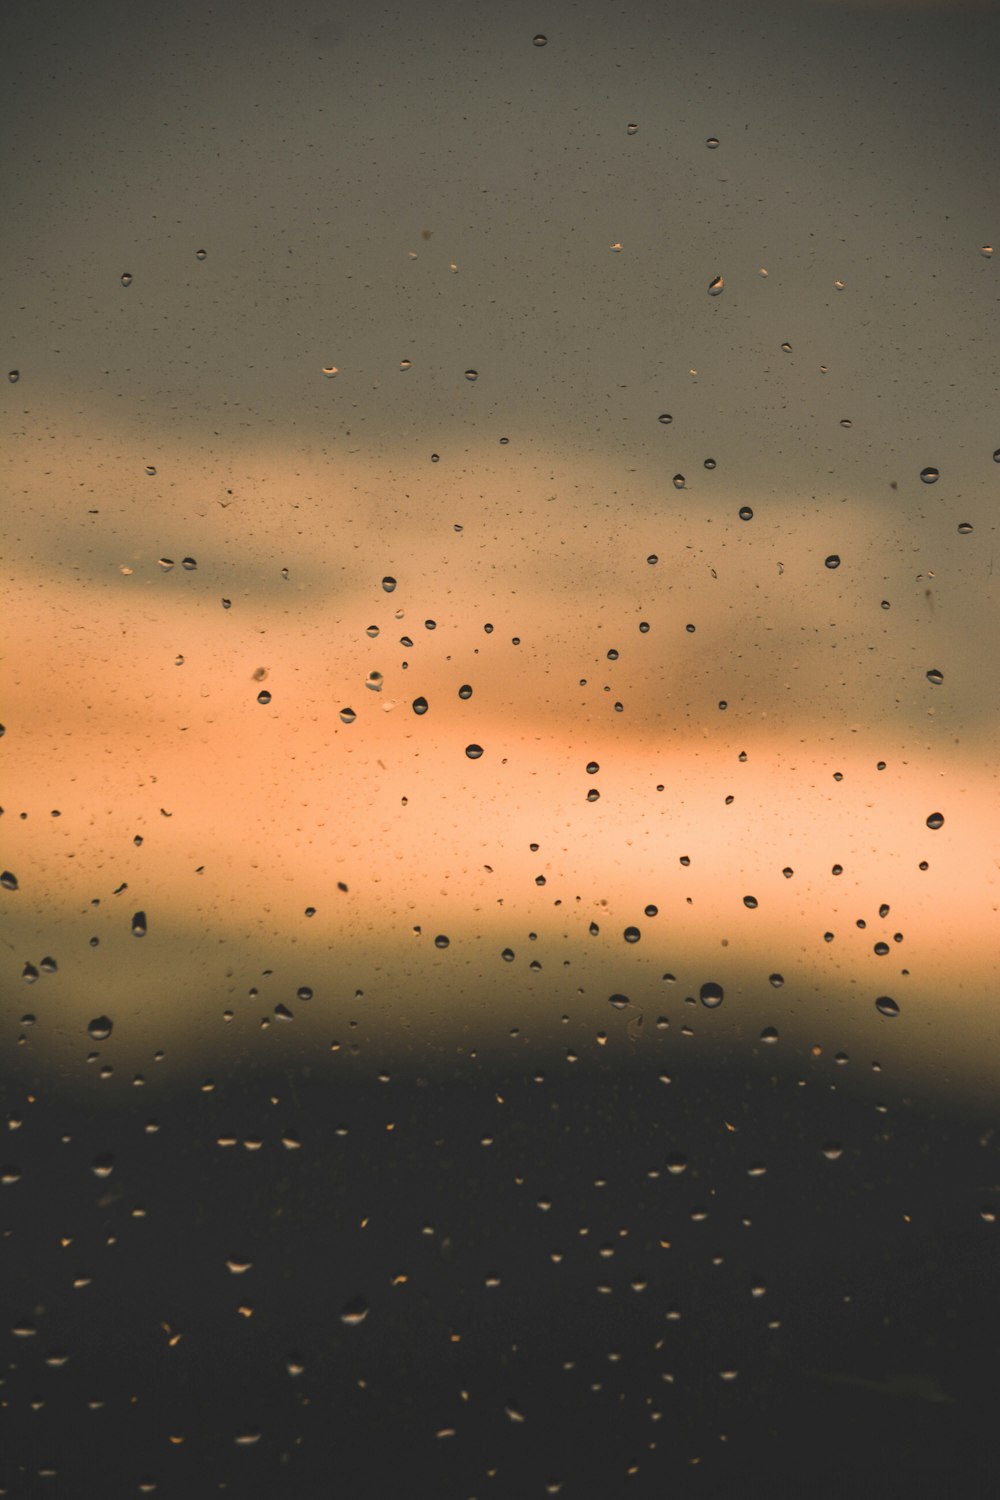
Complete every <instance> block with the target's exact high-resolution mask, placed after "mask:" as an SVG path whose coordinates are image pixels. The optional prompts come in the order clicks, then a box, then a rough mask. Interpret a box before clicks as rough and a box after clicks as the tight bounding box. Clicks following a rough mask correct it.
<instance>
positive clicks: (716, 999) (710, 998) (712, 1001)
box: [698, 979, 726, 1010]
mask: <svg viewBox="0 0 1000 1500" xmlns="http://www.w3.org/2000/svg"><path fill="white" fill-rule="evenodd" d="M698 995H699V997H700V999H701V1003H702V1005H704V1006H705V1007H706V1008H707V1009H708V1010H715V1008H716V1006H718V1005H721V1004H722V1002H723V1000H724V999H725V998H726V992H725V990H724V989H723V988H722V985H721V984H716V982H715V980H714V979H709V980H706V982H705V983H704V984H703V985H702V987H701V989H700V990H699V991H698Z"/></svg>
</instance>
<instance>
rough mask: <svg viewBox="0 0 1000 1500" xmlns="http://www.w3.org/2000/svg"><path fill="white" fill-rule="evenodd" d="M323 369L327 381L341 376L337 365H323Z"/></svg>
mask: <svg viewBox="0 0 1000 1500" xmlns="http://www.w3.org/2000/svg"><path fill="white" fill-rule="evenodd" d="M321 368H322V370H323V374H324V375H325V376H326V378H327V380H332V379H333V377H334V376H335V375H339V374H340V371H339V370H338V368H337V366H336V365H323V366H322V367H321Z"/></svg>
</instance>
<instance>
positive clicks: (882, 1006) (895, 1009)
mask: <svg viewBox="0 0 1000 1500" xmlns="http://www.w3.org/2000/svg"><path fill="white" fill-rule="evenodd" d="M875 1009H876V1010H877V1011H878V1013H879V1015H880V1016H890V1017H891V1016H898V1015H899V1006H898V1005H897V1004H896V1002H895V1000H893V999H892V998H891V997H890V996H889V995H879V997H878V999H877V1000H876V1001H875Z"/></svg>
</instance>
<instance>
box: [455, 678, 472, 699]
mask: <svg viewBox="0 0 1000 1500" xmlns="http://www.w3.org/2000/svg"><path fill="white" fill-rule="evenodd" d="M458 696H459V697H460V698H471V697H472V688H471V687H470V686H469V684H468V683H467V682H463V683H462V686H461V687H460V688H459V690H458Z"/></svg>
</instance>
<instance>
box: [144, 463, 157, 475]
mask: <svg viewBox="0 0 1000 1500" xmlns="http://www.w3.org/2000/svg"><path fill="white" fill-rule="evenodd" d="M146 473H147V474H148V475H149V477H150V479H152V477H153V475H154V474H155V473H156V465H155V464H147V465H146Z"/></svg>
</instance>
